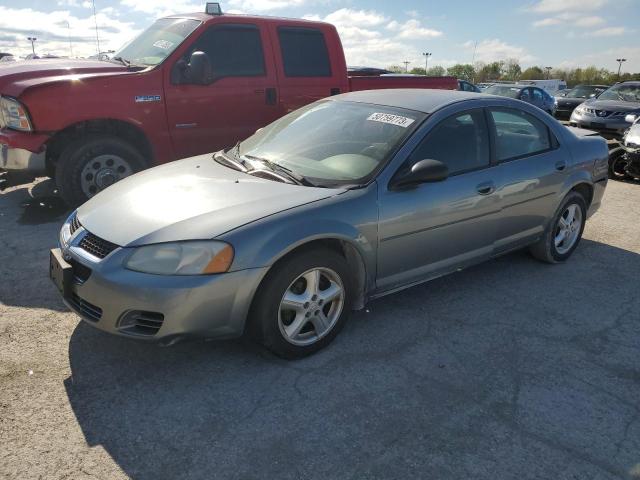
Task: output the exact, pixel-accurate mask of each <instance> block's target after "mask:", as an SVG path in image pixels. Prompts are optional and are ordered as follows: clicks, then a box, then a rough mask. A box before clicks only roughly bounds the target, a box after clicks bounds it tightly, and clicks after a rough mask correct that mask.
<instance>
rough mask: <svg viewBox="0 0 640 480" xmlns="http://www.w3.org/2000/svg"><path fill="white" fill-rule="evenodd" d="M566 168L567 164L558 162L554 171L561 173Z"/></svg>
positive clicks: (561, 161) (562, 161)
mask: <svg viewBox="0 0 640 480" xmlns="http://www.w3.org/2000/svg"><path fill="white" fill-rule="evenodd" d="M566 167H567V164H566V162H565V161H564V160H560V161H559V162H557V163H556V170H558V171H560V172H561V171H562V170H564V169H565V168H566Z"/></svg>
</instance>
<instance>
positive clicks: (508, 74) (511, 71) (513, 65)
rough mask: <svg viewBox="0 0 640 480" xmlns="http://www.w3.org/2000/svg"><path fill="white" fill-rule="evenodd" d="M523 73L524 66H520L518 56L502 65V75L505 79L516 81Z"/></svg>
mask: <svg viewBox="0 0 640 480" xmlns="http://www.w3.org/2000/svg"><path fill="white" fill-rule="evenodd" d="M521 74H522V68H520V61H519V60H518V59H517V58H509V59H508V60H507V61H506V62H504V65H503V66H502V76H501V78H504V79H505V80H512V81H514V82H515V81H516V80H518V79H519V78H520V75H521Z"/></svg>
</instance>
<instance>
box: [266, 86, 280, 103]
mask: <svg viewBox="0 0 640 480" xmlns="http://www.w3.org/2000/svg"><path fill="white" fill-rule="evenodd" d="M265 101H266V102H267V105H275V104H276V103H277V102H278V94H277V92H276V89H275V88H267V89H266V91H265Z"/></svg>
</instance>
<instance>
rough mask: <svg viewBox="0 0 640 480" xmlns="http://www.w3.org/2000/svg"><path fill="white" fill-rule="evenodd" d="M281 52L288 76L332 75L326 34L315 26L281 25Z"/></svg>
mask: <svg viewBox="0 0 640 480" xmlns="http://www.w3.org/2000/svg"><path fill="white" fill-rule="evenodd" d="M278 38H279V41H280V52H281V54H282V61H283V63H284V73H285V75H286V76H287V77H330V76H331V63H330V60H329V51H328V50H327V44H326V42H325V38H324V34H323V33H322V32H321V31H320V30H318V29H315V28H303V27H279V28H278Z"/></svg>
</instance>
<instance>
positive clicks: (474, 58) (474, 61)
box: [471, 40, 478, 65]
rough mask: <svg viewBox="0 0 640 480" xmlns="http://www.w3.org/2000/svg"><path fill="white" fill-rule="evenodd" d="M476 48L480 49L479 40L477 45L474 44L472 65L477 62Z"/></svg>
mask: <svg viewBox="0 0 640 480" xmlns="http://www.w3.org/2000/svg"><path fill="white" fill-rule="evenodd" d="M476 50H478V41H477V40H476V43H475V45H474V46H473V57H472V58H471V65H475V64H476Z"/></svg>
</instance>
